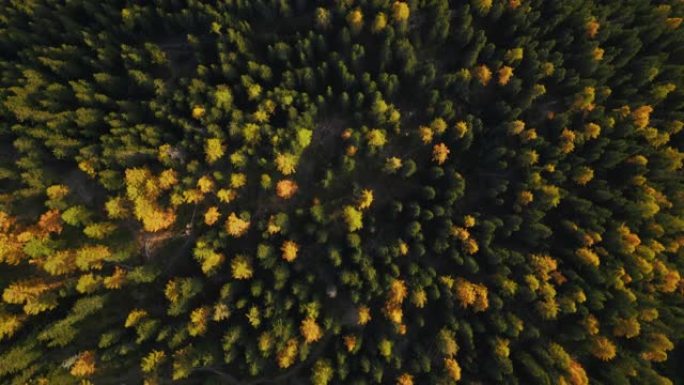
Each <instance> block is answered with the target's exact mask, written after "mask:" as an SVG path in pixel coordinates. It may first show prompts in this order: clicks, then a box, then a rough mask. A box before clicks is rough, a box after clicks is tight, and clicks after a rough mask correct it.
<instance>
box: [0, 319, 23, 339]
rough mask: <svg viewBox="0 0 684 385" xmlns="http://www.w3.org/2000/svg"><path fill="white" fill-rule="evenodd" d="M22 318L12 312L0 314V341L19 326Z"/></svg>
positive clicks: (14, 331) (10, 334) (12, 333)
mask: <svg viewBox="0 0 684 385" xmlns="http://www.w3.org/2000/svg"><path fill="white" fill-rule="evenodd" d="M21 324H22V319H21V318H19V317H18V316H16V315H14V314H4V315H0V341H2V340H3V339H5V338H10V337H12V336H13V335H14V333H16V332H17V330H19V329H20V328H21Z"/></svg>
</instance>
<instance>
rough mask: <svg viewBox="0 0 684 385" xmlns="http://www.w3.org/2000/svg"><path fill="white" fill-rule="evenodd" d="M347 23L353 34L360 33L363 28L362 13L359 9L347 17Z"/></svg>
mask: <svg viewBox="0 0 684 385" xmlns="http://www.w3.org/2000/svg"><path fill="white" fill-rule="evenodd" d="M347 23H349V27H350V28H351V30H352V31H353V32H359V31H361V28H363V13H361V10H360V9H358V8H357V9H355V10H353V11H351V12H349V14H348V15H347Z"/></svg>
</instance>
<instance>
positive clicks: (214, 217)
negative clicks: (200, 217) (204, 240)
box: [204, 206, 221, 226]
mask: <svg viewBox="0 0 684 385" xmlns="http://www.w3.org/2000/svg"><path fill="white" fill-rule="evenodd" d="M220 217H221V213H219V211H218V207H216V206H211V207H209V208H208V209H207V211H206V212H205V213H204V223H205V224H207V225H208V226H212V225H213V224H214V223H216V222H218V220H219V218H220Z"/></svg>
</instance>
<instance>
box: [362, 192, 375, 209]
mask: <svg viewBox="0 0 684 385" xmlns="http://www.w3.org/2000/svg"><path fill="white" fill-rule="evenodd" d="M372 203H373V190H368V189H364V190H363V191H361V197H360V198H359V209H360V210H364V209H367V208H370V206H371V204H372Z"/></svg>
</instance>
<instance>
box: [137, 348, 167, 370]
mask: <svg viewBox="0 0 684 385" xmlns="http://www.w3.org/2000/svg"><path fill="white" fill-rule="evenodd" d="M165 359H166V353H164V351H163V350H153V351H151V352H150V353H149V354H148V355H146V356H145V357H143V359H142V362H141V363H140V369H142V371H143V372H144V373H149V372H152V371H154V370H155V369H156V368H157V367H158V366H159V365H160V364H161V363H162V362H164V360H165Z"/></svg>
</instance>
